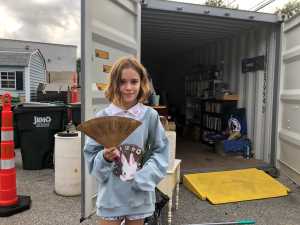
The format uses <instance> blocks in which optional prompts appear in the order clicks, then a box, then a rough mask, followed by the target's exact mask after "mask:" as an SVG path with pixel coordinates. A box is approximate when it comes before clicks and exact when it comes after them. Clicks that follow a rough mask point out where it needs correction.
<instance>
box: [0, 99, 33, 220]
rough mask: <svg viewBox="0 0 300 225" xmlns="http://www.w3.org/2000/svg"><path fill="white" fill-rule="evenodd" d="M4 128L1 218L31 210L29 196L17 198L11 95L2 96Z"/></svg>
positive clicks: (0, 156) (0, 168)
mask: <svg viewBox="0 0 300 225" xmlns="http://www.w3.org/2000/svg"><path fill="white" fill-rule="evenodd" d="M1 116H2V127H1V144H0V145H1V152H0V217H4V216H10V215H13V214H15V213H18V212H21V211H24V210H26V209H29V208H30V203H31V200H30V197H29V196H17V188H16V168H15V152H14V128H13V113H12V111H11V95H10V94H9V93H5V94H4V95H3V96H2V114H1Z"/></svg>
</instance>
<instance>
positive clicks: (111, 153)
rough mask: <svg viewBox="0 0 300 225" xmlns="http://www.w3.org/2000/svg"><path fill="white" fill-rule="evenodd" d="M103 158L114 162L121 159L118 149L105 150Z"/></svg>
mask: <svg viewBox="0 0 300 225" xmlns="http://www.w3.org/2000/svg"><path fill="white" fill-rule="evenodd" d="M103 157H104V159H105V160H107V161H110V162H112V161H114V160H116V159H118V158H119V157H120V153H119V150H118V149H117V148H116V147H112V148H104V150H103Z"/></svg>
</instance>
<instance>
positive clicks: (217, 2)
mask: <svg viewBox="0 0 300 225" xmlns="http://www.w3.org/2000/svg"><path fill="white" fill-rule="evenodd" d="M205 5H208V6H212V7H222V8H231V9H238V8H239V5H235V6H232V5H231V4H226V3H225V2H224V0H206V2H205Z"/></svg>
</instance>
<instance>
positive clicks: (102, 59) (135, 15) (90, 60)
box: [81, 0, 141, 219]
mask: <svg viewBox="0 0 300 225" xmlns="http://www.w3.org/2000/svg"><path fill="white" fill-rule="evenodd" d="M140 15H141V6H140V3H139V1H138V0H110V1H107V0H82V1H81V20H82V21H81V59H82V63H81V71H82V73H81V87H82V89H81V93H82V97H81V102H82V106H81V113H82V114H81V115H82V117H81V118H82V120H83V121H86V120H88V119H90V118H92V117H94V115H95V113H96V112H97V111H99V110H100V109H103V108H104V107H106V106H107V105H108V104H109V103H108V101H107V100H106V99H105V96H104V91H103V89H104V88H105V87H106V85H107V83H108V76H109V71H110V69H111V66H112V64H113V62H114V61H115V60H116V59H118V58H119V57H122V56H136V57H138V58H140V24H141V22H140V20H141V17H140ZM83 138H84V137H83ZM82 143H84V139H83V140H82ZM82 145H83V144H82ZM81 174H82V211H81V215H82V219H84V218H86V217H88V216H89V215H91V214H92V213H94V212H95V201H96V197H97V196H96V189H97V187H96V182H95V179H93V178H92V177H91V176H90V175H89V174H88V171H87V168H86V165H85V161H84V158H83V157H82V173H81Z"/></svg>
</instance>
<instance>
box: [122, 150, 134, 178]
mask: <svg viewBox="0 0 300 225" xmlns="http://www.w3.org/2000/svg"><path fill="white" fill-rule="evenodd" d="M121 162H122V174H121V175H120V179H121V180H122V181H128V180H132V179H133V176H134V174H135V173H136V171H137V168H138V166H137V162H136V161H135V160H134V157H133V153H130V156H129V162H128V161H127V159H126V157H125V155H124V154H121Z"/></svg>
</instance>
